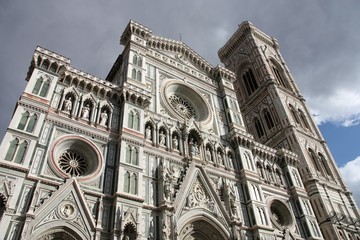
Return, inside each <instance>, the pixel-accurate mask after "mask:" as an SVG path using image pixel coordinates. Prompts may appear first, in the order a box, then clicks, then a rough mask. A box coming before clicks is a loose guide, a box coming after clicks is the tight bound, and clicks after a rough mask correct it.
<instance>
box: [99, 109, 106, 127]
mask: <svg viewBox="0 0 360 240" xmlns="http://www.w3.org/2000/svg"><path fill="white" fill-rule="evenodd" d="M107 119H108V114H107V112H106V110H104V111H103V112H102V113H101V114H100V125H102V126H106V122H107Z"/></svg>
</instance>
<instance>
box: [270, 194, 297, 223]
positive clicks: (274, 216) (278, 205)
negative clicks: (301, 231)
mask: <svg viewBox="0 0 360 240" xmlns="http://www.w3.org/2000/svg"><path fill="white" fill-rule="evenodd" d="M269 208H270V219H271V221H272V223H273V224H274V225H275V226H276V227H277V228H278V229H284V228H291V227H292V226H293V225H294V220H293V217H292V215H291V212H290V210H289V208H288V207H287V206H286V205H285V204H284V203H283V202H281V201H280V200H276V199H274V200H273V201H271V203H270V207H269Z"/></svg>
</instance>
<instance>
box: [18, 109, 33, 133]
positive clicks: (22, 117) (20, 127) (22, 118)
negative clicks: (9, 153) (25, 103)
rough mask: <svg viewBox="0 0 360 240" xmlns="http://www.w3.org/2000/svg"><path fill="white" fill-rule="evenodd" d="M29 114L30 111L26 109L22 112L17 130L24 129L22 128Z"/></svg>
mask: <svg viewBox="0 0 360 240" xmlns="http://www.w3.org/2000/svg"><path fill="white" fill-rule="evenodd" d="M29 116H30V113H29V112H28V111H26V112H24V113H23V114H22V116H21V119H20V122H19V125H18V127H17V128H18V129H19V130H24V128H25V126H26V124H27V122H28V120H29Z"/></svg>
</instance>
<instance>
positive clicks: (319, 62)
mask: <svg viewBox="0 0 360 240" xmlns="http://www.w3.org/2000/svg"><path fill="white" fill-rule="evenodd" d="M359 9H360V1H358V0H346V1H338V0H317V1H313V0H302V1H284V0H272V1H263V0H251V1H241V0H227V1H222V2H220V1H215V0H183V1H172V0H153V1H148V0H136V1H130V0H124V1H118V0H107V1H92V0H63V1H61V3H60V2H59V1H43V0H32V1H21V0H11V1H10V0H3V1H0V81H1V84H2V87H1V88H0V111H1V115H0V116H1V118H0V135H1V136H2V135H3V134H4V132H5V130H6V127H7V126H8V124H9V121H10V119H11V115H12V112H13V110H14V107H15V104H16V101H17V99H18V98H19V96H20V94H21V93H22V91H23V90H24V88H25V85H26V82H25V81H24V79H25V77H26V72H27V69H28V66H29V64H30V60H31V56H32V54H33V52H34V49H35V47H36V46H37V45H40V46H42V47H44V48H47V49H49V50H52V51H55V52H57V53H59V54H61V55H64V56H66V57H68V58H70V59H71V64H72V65H73V66H74V67H76V68H79V69H81V70H83V71H85V72H89V73H91V74H93V75H95V76H98V77H100V78H105V77H106V75H107V73H108V71H109V70H110V68H111V66H112V64H113V62H114V61H115V59H116V57H117V55H118V54H119V53H120V52H121V51H122V47H121V46H120V45H119V38H120V35H121V33H122V31H123V29H124V28H125V26H126V25H127V23H128V22H129V20H130V19H133V20H135V21H137V22H139V23H141V24H144V25H145V26H147V27H149V28H150V29H151V30H152V31H153V33H154V34H156V35H158V36H164V37H167V38H170V39H175V40H179V38H180V37H179V36H180V35H181V38H182V41H183V42H185V43H186V44H187V45H188V46H190V47H191V48H192V49H194V50H195V51H196V52H197V53H199V54H200V55H201V56H202V57H204V58H205V59H207V60H208V61H209V62H210V63H211V64H213V65H217V64H220V61H219V59H218V57H217V51H218V49H219V48H220V47H222V46H223V45H224V43H225V42H226V41H227V40H228V39H229V37H230V36H231V35H232V34H233V33H234V31H236V29H237V26H238V24H239V23H241V22H243V21H245V20H249V21H250V22H252V23H253V24H254V25H255V26H256V27H258V28H259V29H261V30H262V31H264V32H265V33H267V34H269V35H271V36H273V37H275V38H276V39H277V40H278V42H279V44H280V51H281V53H282V55H283V57H284V59H285V61H286V63H287V64H288V66H289V69H290V71H291V73H292V75H293V77H294V79H295V81H296V83H297V84H298V86H299V88H300V90H301V92H302V93H303V95H304V97H305V99H306V101H307V104H308V106H309V107H310V109H311V112H312V113H313V114H314V115H315V120H316V122H317V123H318V124H319V126H320V129H321V131H322V133H323V135H324V138H325V140H326V141H327V142H328V144H329V147H330V150H331V151H332V153H333V155H334V157H335V159H336V161H337V164H338V166H340V167H341V169H340V170H341V172H342V173H343V176H344V178H345V180H346V182H347V183H348V185H349V187H350V189H351V190H352V191H353V192H354V196H355V197H356V200H357V203H358V205H360V188H358V187H357V186H359V185H360V174H358V173H359V172H360V158H358V157H359V156H360V150H359V149H360V146H359V145H360V125H359V123H360V67H359V66H360V47H359V43H360V31H359V23H360V14H359Z"/></svg>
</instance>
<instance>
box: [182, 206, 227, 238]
mask: <svg viewBox="0 0 360 240" xmlns="http://www.w3.org/2000/svg"><path fill="white" fill-rule="evenodd" d="M218 217H219V216H218ZM178 229H179V230H180V231H179V232H178V234H179V239H180V240H213V239H216V240H228V239H229V238H230V232H229V230H230V229H229V226H227V224H226V221H225V219H221V218H215V217H214V216H213V215H212V214H210V213H208V212H204V211H201V210H199V209H198V210H192V211H189V212H187V213H185V214H184V215H182V216H181V218H180V219H179V221H178Z"/></svg>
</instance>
